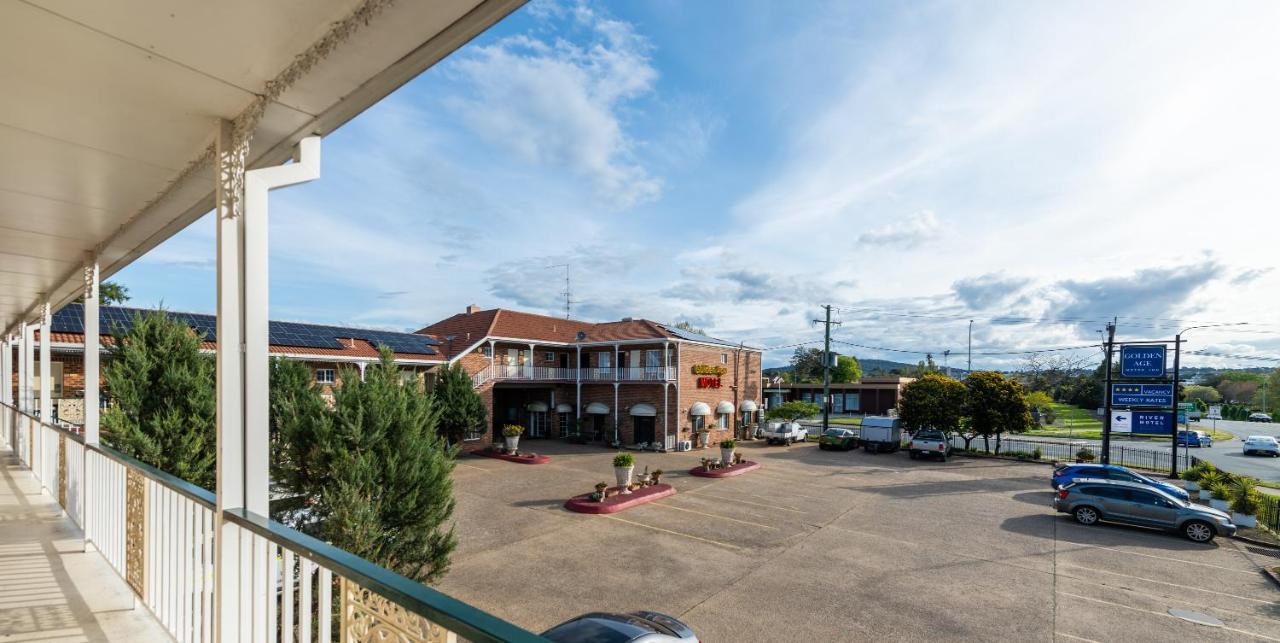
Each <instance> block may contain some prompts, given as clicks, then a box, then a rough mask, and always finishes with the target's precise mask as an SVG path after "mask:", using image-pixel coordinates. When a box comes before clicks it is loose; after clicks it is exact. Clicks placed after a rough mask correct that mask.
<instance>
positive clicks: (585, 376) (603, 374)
mask: <svg viewBox="0 0 1280 643" xmlns="http://www.w3.org/2000/svg"><path fill="white" fill-rule="evenodd" d="M581 372H582V381H584V382H612V381H613V379H614V369H613V368H611V367H608V366H604V367H588V368H583V369H581Z"/></svg>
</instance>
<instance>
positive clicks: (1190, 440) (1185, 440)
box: [1177, 431, 1213, 448]
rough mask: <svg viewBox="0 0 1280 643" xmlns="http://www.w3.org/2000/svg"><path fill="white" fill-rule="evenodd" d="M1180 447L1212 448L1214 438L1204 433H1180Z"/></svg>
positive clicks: (1178, 441) (1178, 439) (1178, 440)
mask: <svg viewBox="0 0 1280 643" xmlns="http://www.w3.org/2000/svg"><path fill="white" fill-rule="evenodd" d="M1177 443H1178V446H1180V447H1181V446H1192V447H1197V448H1200V447H1211V446H1213V436H1211V435H1209V434H1208V433H1205V432H1204V431H1178V437H1177Z"/></svg>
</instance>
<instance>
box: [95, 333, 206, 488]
mask: <svg viewBox="0 0 1280 643" xmlns="http://www.w3.org/2000/svg"><path fill="white" fill-rule="evenodd" d="M202 339H203V338H202V337H201V336H200V335H199V334H198V333H196V332H195V331H194V330H192V329H191V327H189V326H187V325H186V324H184V323H182V322H180V321H177V320H175V319H172V318H170V317H169V316H168V315H166V314H165V313H164V311H161V310H156V311H150V312H147V313H146V314H135V315H134V317H133V325H132V327H131V328H130V329H129V331H128V332H126V333H123V334H120V333H117V334H116V335H115V341H114V342H113V343H112V344H111V346H110V349H109V350H110V354H109V355H110V356H109V358H108V359H106V360H104V363H103V367H102V379H103V381H104V382H105V383H106V388H107V395H108V396H109V397H110V399H111V400H112V401H113V404H112V405H111V408H109V409H107V410H106V412H105V413H103V415H102V427H103V439H104V440H105V441H106V442H107V444H108V445H110V446H111V447H113V448H115V449H117V450H119V451H121V452H123V453H126V454H128V455H131V456H133V457H135V458H137V459H138V460H141V461H142V462H145V463H147V464H150V465H152V466H155V467H157V468H159V469H161V470H163V471H166V472H168V473H171V474H173V475H175V476H177V477H179V478H182V479H183V480H186V481H187V482H190V483H192V484H195V485H197V486H200V487H204V488H206V489H212V488H213V487H214V453H215V442H216V432H215V425H214V422H215V413H216V408H217V407H216V397H215V393H216V387H215V382H214V363H213V358H212V357H211V356H208V355H202V354H201V353H200V341H201V340H202Z"/></svg>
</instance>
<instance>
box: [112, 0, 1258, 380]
mask: <svg viewBox="0 0 1280 643" xmlns="http://www.w3.org/2000/svg"><path fill="white" fill-rule="evenodd" d="M848 5H853V6H848ZM1277 19H1280V5H1277V4H1275V3H1270V2H1257V3H1243V2H1242V3H1232V5H1231V6H1230V7H1229V8H1225V9H1224V8H1219V7H1215V6H1210V5H1207V4H1206V3H1168V2H1159V3H1154V2H1153V3H1140V2H1131V3H1123V4H1116V3H1103V2H1093V3H1088V2H1086V3H1070V4H1064V3H1049V2H1038V3H1026V2H1005V3H982V4H974V3H951V2H937V3H909V4H908V3H890V2H882V3H871V2H867V3H837V2H832V3H815V4H812V5H808V6H806V10H805V11H797V10H795V5H793V4H791V3H769V2H742V3H735V4H734V8H733V10H732V11H726V10H724V7H723V5H717V4H715V3H705V2H693V3H690V2H674V1H664V0H659V1H653V2H633V3H610V4H607V5H580V4H572V3H549V2H534V3H531V4H530V5H528V6H526V7H525V8H523V9H521V10H519V11H518V12H516V13H515V14H513V15H512V16H511V17H509V18H508V19H507V20H505V21H504V22H503V23H501V24H499V25H498V26H497V27H495V28H494V29H493V30H491V31H490V32H488V33H486V34H484V35H483V36H482V37H480V38H478V39H476V40H475V41H474V42H472V43H470V44H469V45H468V46H467V47H465V48H464V49H462V50H461V51H459V52H458V53H457V54H456V55H454V56H453V57H451V58H449V59H447V60H446V61H444V62H443V63H441V64H440V65H438V66H437V67H435V68H434V69H431V70H429V71H427V72H426V73H425V74H423V75H422V76H421V77H419V78H417V79H416V80H414V81H413V82H411V83H409V84H408V85H406V86H405V87H403V88H402V89H401V90H399V91H398V92H396V93H395V94H393V95H392V96H390V97H388V98H387V99H386V100H384V101H383V102H382V103H380V104H379V105H377V106H375V107H374V108H372V109H370V110H369V111H368V112H366V113H365V114H363V115H361V116H360V117H358V118H357V119H355V120H354V121H352V122H351V123H349V124H348V125H347V126H345V127H344V128H342V129H341V130H339V131H337V132H335V133H333V134H332V135H330V136H328V137H327V138H326V139H325V142H324V146H325V147H324V164H323V170H322V177H321V178H320V179H319V180H318V181H316V182H314V183H311V184H308V185H305V186H300V187H296V188H290V189H287V190H281V191H278V192H276V193H275V194H274V195H273V197H272V210H271V249H272V250H271V251H272V255H271V296H272V304H271V308H272V310H271V314H272V316H273V318H276V319H289V320H303V321H314V322H322V323H345V324H355V325H368V326H377V327H386V328H393V329H410V328H417V327H421V326H423V325H425V324H427V323H429V322H431V321H434V320H436V319H439V318H442V317H444V316H447V315H449V314H453V313H454V312H458V311H461V310H462V309H463V308H464V307H465V306H466V305H468V304H471V303H477V304H480V305H481V306H485V307H490V306H506V307H513V308H519V309H524V310H530V311H535V312H546V313H551V314H557V313H559V312H561V311H562V306H563V300H562V298H561V296H560V294H559V293H560V292H561V290H562V289H563V269H556V268H551V267H550V266H553V265H558V264H564V263H569V264H570V265H571V277H572V279H573V291H574V298H575V299H576V300H577V303H576V304H575V307H574V312H575V316H576V317H580V318H584V319H610V318H618V317H621V316H636V317H648V318H651V319H657V320H660V321H669V322H675V321H681V320H688V321H691V322H693V323H695V324H697V325H699V326H702V327H704V328H705V329H706V330H707V331H708V332H710V333H712V334H715V335H718V336H722V337H726V338H731V339H741V340H745V341H748V342H751V343H754V344H756V345H759V346H781V345H785V344H792V343H796V342H803V341H811V340H814V339H816V338H818V337H819V336H820V330H819V329H817V328H815V327H814V326H813V325H812V324H811V323H809V320H811V319H813V318H814V317H816V316H818V306H819V305H820V304H823V303H833V304H836V305H839V306H840V307H841V312H839V313H838V315H837V317H838V318H839V319H841V321H843V322H844V323H843V325H842V326H841V327H840V329H839V331H838V332H837V336H838V337H840V338H842V339H843V340H844V341H848V342H853V343H859V344H863V345H868V346H883V347H897V348H906V349H910V350H919V351H926V350H927V351H933V352H935V353H938V354H940V353H941V352H942V351H943V350H945V349H950V350H951V351H952V355H953V356H954V355H956V354H957V353H961V352H963V351H964V349H965V345H966V341H967V334H966V333H967V330H968V319H970V318H973V319H976V320H977V321H976V323H975V326H974V344H975V348H974V350H975V352H978V353H982V354H981V355H979V356H978V357H976V358H975V367H980V366H981V367H988V366H989V367H1002V368H1007V367H1013V366H1016V365H1017V364H1018V362H1019V361H1020V360H1021V358H1020V357H1018V356H1013V355H988V354H986V353H995V352H1001V351H1017V350H1026V349H1035V348H1041V347H1046V346H1075V345H1080V344H1082V343H1087V342H1090V341H1094V340H1095V339H1096V338H1097V333H1096V330H1097V329H1098V328H1100V327H1101V324H1100V323H1099V322H1098V320H1101V319H1105V318H1110V317H1112V316H1119V317H1121V318H1122V320H1121V324H1120V335H1121V336H1122V337H1127V338H1131V339H1132V338H1137V337H1139V336H1143V337H1146V336H1151V335H1152V334H1157V335H1164V334H1168V333H1169V332H1170V328H1172V327H1173V326H1176V325H1178V324H1179V323H1181V324H1182V325H1184V326H1185V325H1190V322H1172V321H1169V322H1166V321H1163V320H1167V319H1177V320H1207V321H1247V322H1250V323H1251V326H1250V327H1236V328H1229V329H1217V330H1213V329H1210V330H1205V331H1197V332H1196V335H1195V336H1194V337H1195V339H1196V341H1197V344H1195V345H1194V346H1192V348H1196V349H1204V350H1210V351H1214V352H1218V353H1223V354H1231V355H1277V354H1280V341H1277V340H1276V339H1275V338H1276V335H1277V333H1280V326H1277V325H1275V324H1276V322H1277V321H1278V320H1280V303H1278V302H1277V299H1276V297H1275V296H1274V293H1275V292H1276V291H1277V288H1278V287H1280V273H1277V271H1275V270H1273V268H1274V266H1275V264H1276V260H1275V252H1274V249H1275V247H1276V240H1277V236H1278V235H1277V232H1280V224H1277V223H1276V222H1275V221H1276V219H1275V216H1276V214H1277V213H1276V211H1275V210H1276V203H1280V160H1278V159H1280V157H1278V155H1277V154H1276V150H1277V149H1280V120H1278V119H1276V118H1275V114H1277V113H1280V66H1277V65H1275V64H1274V63H1275V61H1276V60H1278V59H1280V41H1277V40H1276V39H1275V38H1274V34H1273V33H1272V32H1271V30H1270V26H1272V25H1274V24H1276V21H1277ZM213 256H214V236H213V227H212V222H211V221H210V220H209V219H208V218H207V217H206V218H205V219H202V220H201V221H200V222H198V223H196V224H195V225H193V226H192V227H191V228H189V229H188V230H186V231H184V232H182V233H180V234H179V235H178V236H176V237H174V238H173V239H171V240H169V241H168V242H166V243H165V244H163V245H162V246H160V247H158V248H156V249H155V250H154V251H152V252H151V253H149V254H148V255H147V256H146V257H144V258H143V259H141V260H140V261H138V262H137V263H135V264H134V265H133V266H130V267H129V268H127V269H126V270H125V271H123V272H122V273H121V274H120V275H118V276H117V279H118V280H119V281H122V282H124V283H125V284H126V285H128V286H129V288H130V289H131V292H132V294H133V296H134V301H133V302H132V303H134V304H138V305H156V304H159V303H161V302H163V303H164V305H166V306H167V307H170V308H174V309H186V310H197V311H211V310H212V309H213V301H214V298H213V286H214V272H213ZM904 313H905V314H907V315H910V316H902V315H903V314H904ZM1007 317H1019V318H1035V319H1044V318H1052V319H1067V320H1071V321H1067V322H1063V323H1053V324H1047V323H1041V324H1009V323H999V319H1000V318H1007ZM1078 320H1083V321H1078ZM1268 324H1270V325H1268ZM1166 326H1167V327H1169V328H1164V327H1166ZM841 346H846V347H847V345H843V344H842V345H841ZM846 350H847V351H848V352H851V353H853V354H856V355H859V356H864V357H882V358H894V359H900V360H906V361H914V360H915V359H918V358H919V356H913V355H904V354H894V353H889V352H884V351H875V350H868V349H855V348H846ZM788 353H789V350H780V351H776V352H773V353H770V355H769V362H771V363H778V362H780V361H782V360H784V359H785V357H786V355H787V354H788ZM1087 353H1088V351H1082V352H1081V353H1080V354H1082V355H1083V354H1087ZM1188 361H1189V362H1190V363H1202V364H1212V365H1225V364H1228V363H1236V364H1239V365H1264V364H1265V362H1262V363H1257V362H1254V363H1249V362H1240V361H1235V362H1228V361H1227V360H1223V359H1218V358H1210V357H1202V356H1201V357H1195V358H1191V359H1189V360H1188ZM952 363H953V364H955V363H957V362H955V360H954V358H953V361H952Z"/></svg>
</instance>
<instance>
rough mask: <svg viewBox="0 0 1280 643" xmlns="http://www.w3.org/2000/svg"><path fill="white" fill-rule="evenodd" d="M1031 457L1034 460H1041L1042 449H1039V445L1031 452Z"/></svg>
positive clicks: (1042, 457) (1042, 455)
mask: <svg viewBox="0 0 1280 643" xmlns="http://www.w3.org/2000/svg"><path fill="white" fill-rule="evenodd" d="M1031 457H1032V458H1033V459H1035V460H1043V459H1044V451H1041V450H1040V447H1036V448H1035V450H1034V451H1032V452H1031Z"/></svg>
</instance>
